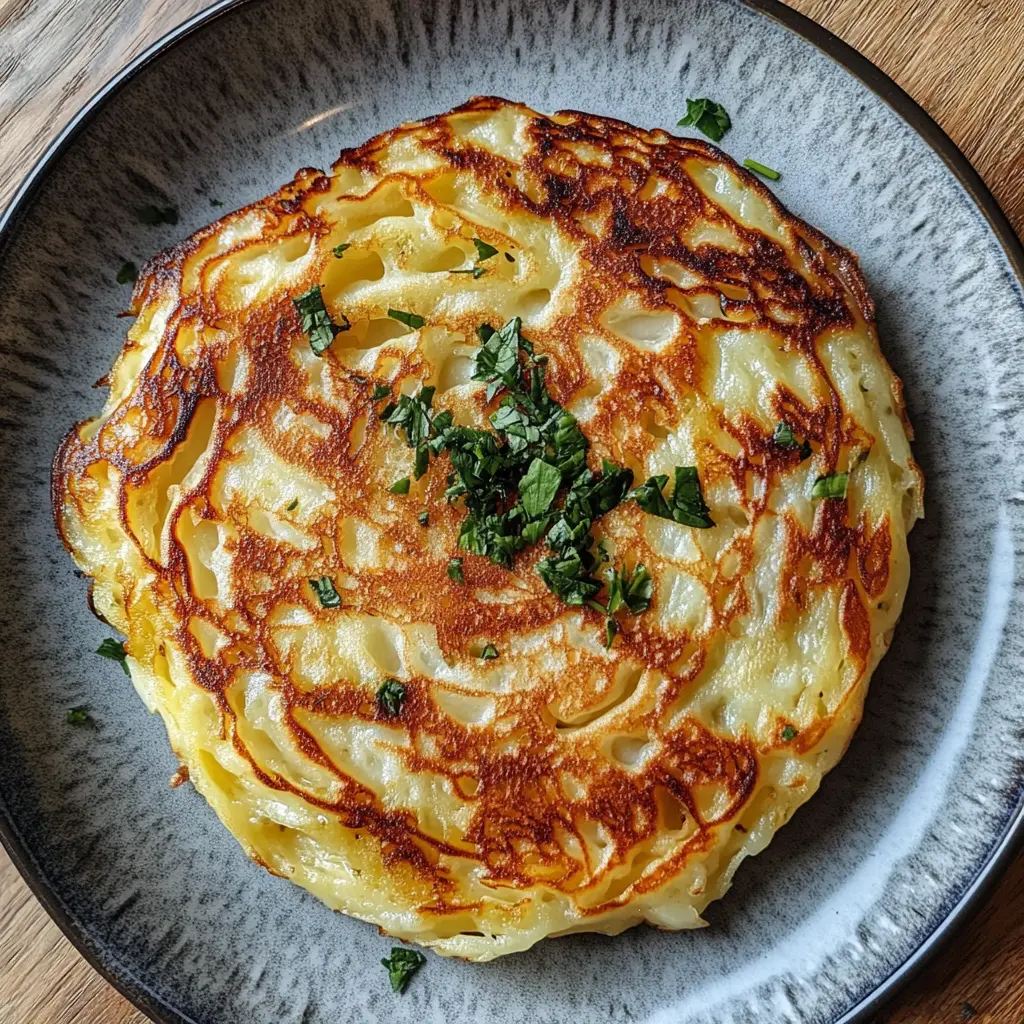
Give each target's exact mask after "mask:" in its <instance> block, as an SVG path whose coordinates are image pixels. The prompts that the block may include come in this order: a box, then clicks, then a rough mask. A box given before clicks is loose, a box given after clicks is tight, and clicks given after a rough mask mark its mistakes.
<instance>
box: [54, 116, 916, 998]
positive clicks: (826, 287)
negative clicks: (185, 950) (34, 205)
mask: <svg viewBox="0 0 1024 1024" xmlns="http://www.w3.org/2000/svg"><path fill="white" fill-rule="evenodd" d="M700 113H701V116H703V115H704V114H705V113H707V111H705V110H702V111H701V112H700ZM712 116H713V115H712ZM131 312H132V313H133V314H134V317H135V320H134V323H133V325H132V327H131V329H130V330H129V332H128V338H127V341H126V343H125V345H124V348H123V350H122V352H121V354H120V356H119V357H118V359H117V362H116V363H115V365H114V367H113V369H112V370H111V372H110V374H109V376H108V378H107V383H108V385H109V388H110V393H109V398H108V400H107V403H106V405H105V407H104V409H103V411H102V413H101V414H100V416H99V417H97V418H96V419H93V420H89V421H87V422H85V423H82V424H80V425H79V426H77V427H76V428H75V429H73V430H72V431H71V433H70V434H69V435H68V436H67V438H66V440H65V441H64V443H63V444H62V446H61V448H60V450H59V452H58V454H57V457H56V460H55V464H54V492H53V493H54V503H55V511H56V514H57V520H58V523H59V527H60V531H61V534H62V536H63V538H64V540H65V542H66V544H67V546H68V547H69V549H70V550H71V552H72V554H73V555H74V557H75V560H76V562H77V563H78V565H79V566H80V567H81V568H82V569H83V570H84V571H85V572H86V573H87V574H88V575H89V576H90V577H92V602H93V605H94V607H95V609H96V611H97V612H98V613H99V614H100V615H101V616H102V617H103V618H104V619H106V620H107V621H108V622H109V623H111V624H112V625H113V626H114V627H116V629H118V630H120V631H121V632H122V633H123V634H124V635H125V637H126V640H125V642H124V648H123V650H122V651H121V652H120V653H123V654H125V655H126V664H127V666H128V668H130V671H131V678H132V681H133V683H134V684H135V686H136V687H137V689H138V691H139V693H140V694H141V696H142V698H143V700H144V701H145V703H146V705H147V707H148V708H149V709H150V710H152V711H156V712H159V713H160V715H161V716H162V717H163V720H164V722H165V724H166V726H167V731H168V734H169V737H170V741H171V744H172V746H173V748H174V750H175V751H176V752H177V754H178V756H179V758H180V759H181V761H182V763H183V765H184V767H185V768H187V778H189V779H190V780H191V782H192V783H193V784H194V785H195V786H196V788H197V789H198V790H199V792H201V793H202V794H203V795H204V796H205V798H206V799H207V800H208V801H209V803H210V805H211V806H212V807H213V809H214V810H215V811H216V813H217V814H218V815H219V816H220V818H221V820H222V821H223V822H224V824H225V825H226V826H227V827H228V828H229V829H230V830H231V831H232V833H233V834H234V835H235V836H236V838H237V839H238V841H239V842H240V843H241V844H242V846H243V847H244V848H245V850H246V852H247V853H248V854H249V855H250V856H251V857H252V858H253V859H254V860H255V861H257V862H258V863H260V864H262V865H264V866H265V867H266V868H267V869H269V870H270V871H272V872H274V873H275V874H278V875H280V876H282V877H284V878H288V879H291V880H292V881H294V882H296V883H298V884H299V885H301V886H304V887H305V888H307V889H309V890H310V891H311V892H313V893H314V894H316V895H317V896H318V897H319V898H320V899H322V900H323V901H324V902H325V903H327V904H328V905H329V906H331V907H334V908H337V909H339V910H343V911H345V912H346V913H349V914H352V915H354V916H356V917H359V918H363V919H365V920H367V921H372V922H374V923H375V924H378V925H379V926H380V927H381V928H382V929H383V930H384V931H386V932H387V933H389V934H391V935H394V936H397V937H400V938H402V939H405V940H410V941H414V942H417V943H421V944H422V945H424V946H430V947H432V948H434V949H435V950H436V951H438V952H440V953H443V954H450V955H457V956H462V957H467V958H470V959H474V960H487V959H490V958H493V957H495V956H498V955H500V954H503V953H509V952H513V951H516V950H522V949H526V948H527V947H529V946H530V945H532V944H533V943H534V942H536V941H537V940H539V939H541V938H544V937H546V936H556V935H564V934H567V933H570V932H580V931H599V932H605V933H610V934H611V933H617V932H620V931H622V930H623V929H625V928H628V927H630V926H632V925H635V924H638V923H641V922H645V921H646V922H649V923H651V924H654V925H657V926H658V927H661V928H670V929H676V928H692V927H696V926H699V925H701V924H702V923H703V921H702V917H701V914H702V912H703V910H704V908H705V907H706V906H707V904H708V903H709V902H710V901H712V900H714V899H717V898H718V897H719V896H721V895H722V894H723V893H724V892H725V891H726V889H728V887H729V884H730V882H731V880H732V878H733V875H734V873H735V871H736V869H737V867H738V866H739V864H740V862H741V861H742V860H743V859H744V858H745V857H747V856H750V855H752V854H756V853H758V852H760V851H761V850H763V849H764V848H765V846H766V845H767V844H768V842H769V841H770V840H771V838H772V836H773V835H774V834H775V832H776V831H777V830H778V829H779V827H780V826H782V825H783V824H784V823H785V822H786V821H787V820H788V819H789V818H790V817H791V816H792V814H793V812H794V811H795V810H796V809H797V808H798V807H799V806H800V805H801V804H802V803H804V802H805V801H806V800H808V799H809V798H810V797H811V796H812V795H813V793H814V792H815V790H816V789H817V787H818V784H819V783H820V781H821V778H822V776H823V775H824V773H825V772H827V771H828V770H829V769H830V768H832V767H833V766H834V765H835V764H836V763H837V762H838V760H839V759H840V758H841V757H842V755H843V752H844V751H845V749H846V747H847V745H848V743H849V742H850V738H851V736H852V734H853V732H854V730H855V728H856V726H857V724H858V722H859V720H860V717H861V709H862V705H863V701H864V696H865V693H866V690H867V687H868V681H869V679H870V677H871V673H872V671H873V670H874V668H875V666H876V665H877V663H878V660H879V659H880V658H881V656H882V655H883V654H884V652H885V650H886V648H887V646H888V644H889V642H890V640H891V637H892V634H893V629H894V627H895V625H896V621H897V619H898V617H899V614H900V609H901V607H902V604H903V600H904V596H905V594H906V589H907V581H908V575H909V562H908V556H907V547H906V535H907V532H908V530H909V529H910V528H911V526H912V525H913V523H914V521H915V520H916V519H917V518H918V517H919V516H920V515H921V514H922V489H923V481H922V477H921V473H920V471H919V470H918V468H917V466H916V465H915V463H914V460H913V457H912V455H911V450H910V445H909V441H908V438H909V435H910V427H909V423H908V421H907V419H906V415H905V412H904V407H903V401H902V396H901V387H900V382H899V380H898V379H897V378H896V377H895V375H894V374H893V372H892V371H891V370H890V368H889V366H888V364H887V363H886V361H885V358H884V357H883V355H882V353H881V351H880V349H879V343H878V338H877V335H876V331H875V326H874V318H873V307H872V302H871V299H870V297H869V295H868V292H867V289H866V287H865V283H864V280H863V277H862V276H861V273H860V271H859V269H858V266H857V262H856V259H855V258H854V257H853V256H852V255H851V254H850V253H849V252H847V251H846V250H845V249H843V248H841V247H840V246H838V245H836V244H835V243H833V242H831V241H829V240H828V239H827V238H825V237H824V236H823V235H821V234H820V233H819V232H818V231H816V230H814V229H813V228H811V227H809V226H808V225H806V224H804V223H803V222H802V221H800V220H798V219H796V218H795V217H793V216H792V215H791V214H789V213H788V212H787V211H786V210H785V209H783V208H782V207H781V206H780V205H779V203H778V202H777V201H776V200H775V199H774V198H773V197H772V195H771V194H770V193H769V192H768V191H767V189H766V187H765V186H764V185H763V184H762V183H761V182H760V181H759V180H758V179H757V178H756V177H755V176H754V175H753V174H751V173H749V171H747V170H745V169H743V168H742V167H740V166H739V165H737V164H736V163H735V162H733V161H732V160H731V159H730V158H728V157H727V156H725V155H724V154H723V153H722V152H721V151H719V150H718V149H716V148H715V147H714V146H713V145H710V144H709V143H706V142H703V141H698V140H691V139H679V138H675V137H673V136H671V135H669V134H667V133H666V132H663V131H650V132H648V131H643V130H640V129H637V128H634V127H631V126H630V125H627V124H624V123H622V122H619V121H614V120H610V119H608V118H602V117H596V116H592V115H588V114H582V113H577V112H563V113H559V114H555V115H551V116H545V115H542V114H538V113H536V112H534V111H532V110H530V109H528V108H526V107H524V106H522V105H519V104H515V103H510V102H507V101H504V100H499V99H491V98H478V99H475V100H473V101H471V102H469V103H467V104H466V105H464V106H462V107H460V108H457V109H456V110H454V111H452V112H451V113H448V114H443V115H440V116H436V117H430V118H427V119H425V120H423V121H420V122H416V123H413V124H407V125H403V126H401V127H399V128H396V129H394V130H392V131H388V132H385V133H383V134H382V135H379V136H377V137H376V138H373V139H371V140H370V141H369V142H367V143H366V144H365V145H363V146H360V147H358V148H356V149H351V150H346V151H344V152H343V153H342V154H341V157H340V158H339V160H338V162H337V163H336V164H335V166H334V168H333V170H332V172H331V173H330V174H325V173H322V172H320V171H316V170H310V169H306V170H302V171H300V172H299V174H298V175H297V176H296V178H295V179H294V181H292V182H291V183H289V184H288V185H286V186H284V187H283V188H282V189H280V190H279V191H278V192H276V193H275V194H273V195H271V196H270V197H268V198H267V199H265V200H262V201H260V202H257V203H253V204H252V205H250V206H247V207H245V208H244V209H241V210H239V211H237V212H235V213H230V214H228V215H227V216H225V217H223V218H222V219H220V220H218V221H216V222H215V223H213V224H211V225H210V226H208V227H206V228H203V229H202V230H200V231H198V232H196V233H195V234H194V235H192V236H191V237H189V238H188V239H186V240H185V241H183V242H181V243H180V244H178V245H176V246H174V247H173V248H171V249H169V250H167V251H166V252H163V253H161V254H160V255H159V256H157V257H155V258H154V259H152V260H150V261H149V263H147V264H146V265H145V266H143V267H142V268H141V271H140V274H139V277H138V281H137V282H136V285H135V290H134V294H133V298H132V305H131ZM115 646H116V645H115ZM107 656H108V657H113V658H115V659H117V660H120V659H119V657H118V651H117V650H115V649H114V648H110V649H109V650H108V651H107ZM184 777H185V776H183V778H184ZM418 962H419V961H416V963H417V964H418ZM385 966H388V968H389V971H391V970H394V971H395V972H397V973H395V974H394V975H393V977H392V983H393V984H394V985H395V986H396V987H398V986H399V985H400V984H402V983H404V982H403V979H404V978H405V977H406V976H407V974H408V972H409V971H410V969H411V968H412V967H413V966H414V963H413V961H412V960H409V959H408V958H405V957H399V958H398V959H397V960H396V959H393V960H392V961H387V962H386V963H385Z"/></svg>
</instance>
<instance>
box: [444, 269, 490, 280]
mask: <svg viewBox="0 0 1024 1024" xmlns="http://www.w3.org/2000/svg"><path fill="white" fill-rule="evenodd" d="M449 273H452V274H472V275H473V280H474V281H476V280H478V279H479V278H481V277H483V276H484V274H486V273H487V268H486V267H467V268H466V269H465V270H452V271H449Z"/></svg>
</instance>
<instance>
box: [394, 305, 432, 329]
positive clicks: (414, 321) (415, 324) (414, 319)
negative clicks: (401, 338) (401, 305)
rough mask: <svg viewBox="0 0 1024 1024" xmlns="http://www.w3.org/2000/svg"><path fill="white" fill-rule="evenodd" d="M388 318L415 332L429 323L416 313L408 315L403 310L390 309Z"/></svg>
mask: <svg viewBox="0 0 1024 1024" xmlns="http://www.w3.org/2000/svg"><path fill="white" fill-rule="evenodd" d="M388 316H389V317H391V319H392V320H398V321H400V322H401V323H403V324H405V325H406V327H411V328H412V329H413V330H414V331H418V330H419V329H420V328H421V327H422V326H423V325H424V324H425V323H426V322H427V321H426V320H424V319H423V317H421V316H418V315H417V314H416V313H406V312H404V311H403V310H401V309H389V310H388Z"/></svg>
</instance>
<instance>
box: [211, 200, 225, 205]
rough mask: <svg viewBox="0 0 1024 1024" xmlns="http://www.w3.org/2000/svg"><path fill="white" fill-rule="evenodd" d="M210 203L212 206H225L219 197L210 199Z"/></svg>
mask: <svg viewBox="0 0 1024 1024" xmlns="http://www.w3.org/2000/svg"><path fill="white" fill-rule="evenodd" d="M210 205H211V206H223V205H224V204H223V203H222V202H221V201H220V200H219V199H211V200H210Z"/></svg>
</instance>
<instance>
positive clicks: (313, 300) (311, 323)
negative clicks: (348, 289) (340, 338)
mask: <svg viewBox="0 0 1024 1024" xmlns="http://www.w3.org/2000/svg"><path fill="white" fill-rule="evenodd" d="M292 302H293V303H294V304H295V308H296V309H297V310H298V313H299V316H300V317H301V318H302V329H303V330H304V331H305V332H306V334H308V335H309V347H310V348H311V349H312V350H313V352H314V353H315V354H316V355H318V356H321V355H323V354H324V352H326V351H327V349H329V348H330V347H331V342H333V341H334V337H335V335H337V334H340V333H341V332H342V331H347V330H348V329H349V328H350V327H351V326H352V325H351V324H350V323H349V322H348V317H347V316H345V315H344V314H342V317H341V318H342V320H344V321H345V323H344V325H343V326H341V327H339V326H338V325H337V324H336V323H334V322H333V321H332V320H331V316H330V314H329V313H328V312H327V307H326V306H325V305H324V298H323V295H322V293H321V290H320V285H318V284H315V285H313V287H312V288H310V289H309V291H308V292H303V293H302V294H301V295H296V296H295V297H294V298H293V299H292Z"/></svg>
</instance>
